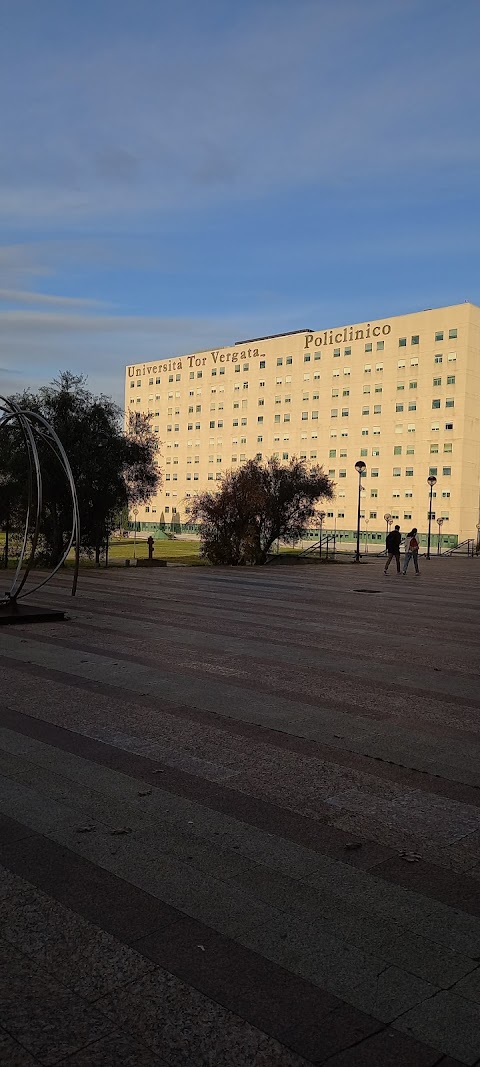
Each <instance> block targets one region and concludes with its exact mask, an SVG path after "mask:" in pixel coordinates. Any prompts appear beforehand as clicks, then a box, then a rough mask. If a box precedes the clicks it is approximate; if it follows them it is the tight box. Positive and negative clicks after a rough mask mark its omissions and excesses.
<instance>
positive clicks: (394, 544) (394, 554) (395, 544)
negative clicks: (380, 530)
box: [384, 526, 402, 574]
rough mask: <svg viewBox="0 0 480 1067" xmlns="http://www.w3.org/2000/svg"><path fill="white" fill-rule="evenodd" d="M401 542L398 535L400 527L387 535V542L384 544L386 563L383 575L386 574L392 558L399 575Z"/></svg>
mask: <svg viewBox="0 0 480 1067" xmlns="http://www.w3.org/2000/svg"><path fill="white" fill-rule="evenodd" d="M401 540H402V535H401V533H400V527H399V526H396V527H395V529H394V530H392V531H391V533H389V534H388V536H387V540H386V542H385V547H386V549H387V562H386V564H385V571H384V573H385V574H386V573H387V571H388V568H389V566H390V564H391V562H392V559H393V558H395V560H396V562H397V574H400V541H401Z"/></svg>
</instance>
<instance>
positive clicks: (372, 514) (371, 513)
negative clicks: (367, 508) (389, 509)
mask: <svg viewBox="0 0 480 1067" xmlns="http://www.w3.org/2000/svg"><path fill="white" fill-rule="evenodd" d="M376 517H377V513H376V511H371V512H370V518H371V519H376Z"/></svg>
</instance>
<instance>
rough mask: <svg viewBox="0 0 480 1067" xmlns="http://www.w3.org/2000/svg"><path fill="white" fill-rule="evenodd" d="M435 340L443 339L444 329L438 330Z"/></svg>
mask: <svg viewBox="0 0 480 1067" xmlns="http://www.w3.org/2000/svg"><path fill="white" fill-rule="evenodd" d="M435 340H436V341H443V330H439V331H438V332H437V333H436V334H435Z"/></svg>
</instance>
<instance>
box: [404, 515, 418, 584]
mask: <svg viewBox="0 0 480 1067" xmlns="http://www.w3.org/2000/svg"><path fill="white" fill-rule="evenodd" d="M419 547H420V546H419V543H418V538H417V527H416V526H414V528H413V530H412V531H411V532H410V533H409V534H407V536H406V538H405V562H404V564H403V571H402V574H406V573H407V570H408V564H409V563H410V560H411V559H413V564H414V567H415V574H420V571H419V569H418V549H419Z"/></svg>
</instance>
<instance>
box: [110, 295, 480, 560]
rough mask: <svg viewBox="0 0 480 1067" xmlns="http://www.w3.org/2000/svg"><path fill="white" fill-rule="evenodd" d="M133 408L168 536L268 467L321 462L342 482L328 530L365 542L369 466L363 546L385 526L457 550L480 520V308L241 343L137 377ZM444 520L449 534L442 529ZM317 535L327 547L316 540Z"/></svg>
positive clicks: (129, 391) (329, 510) (146, 516)
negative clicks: (147, 435)
mask: <svg viewBox="0 0 480 1067" xmlns="http://www.w3.org/2000/svg"><path fill="white" fill-rule="evenodd" d="M125 407H126V411H127V412H129V411H136V412H137V411H141V412H147V413H149V414H151V416H152V424H153V427H154V429H155V433H157V434H158V437H159V440H160V442H161V459H160V464H161V467H162V470H163V483H162V487H161V490H160V492H159V493H158V496H157V497H155V498H154V499H152V500H151V501H150V502H149V504H147V505H146V506H144V507H142V508H140V509H139V512H138V515H137V524H139V525H138V527H137V528H139V529H141V530H142V531H145V532H148V533H152V534H153V535H155V534H156V533H159V532H160V530H161V529H163V528H164V527H167V528H169V527H171V526H172V525H173V526H174V528H176V529H179V528H181V529H182V530H184V531H185V530H189V529H191V527H190V524H189V507H190V504H191V498H192V496H193V495H194V494H195V493H196V492H198V491H199V490H204V489H209V490H215V487H216V486H217V488H219V482H220V480H221V476H222V474H223V473H224V472H225V471H226V470H229V469H230V468H236V467H238V466H240V465H241V464H242V463H243V462H244V461H245V460H247V459H250V458H253V457H255V456H258V457H260V458H261V459H262V460H265V459H267V458H268V457H269V456H271V455H276V456H278V457H279V458H280V460H282V461H285V462H287V461H288V460H289V459H291V457H292V456H300V457H303V458H305V459H306V460H307V461H308V462H309V463H312V464H314V463H318V464H321V465H322V466H323V468H324V470H325V471H326V472H327V473H328V474H329V476H330V477H331V479H332V481H333V482H334V483H335V497H334V499H333V500H332V501H328V502H327V503H325V504H323V505H319V510H320V509H321V508H322V507H323V510H324V511H325V512H326V515H325V519H324V521H323V529H324V531H326V530H331V531H334V530H335V531H336V533H337V537H338V538H339V539H340V540H344V541H346V542H348V541H349V540H352V539H353V537H354V534H355V530H356V525H357V499H358V476H357V474H356V471H355V463H356V461H357V460H359V459H363V460H364V462H365V463H366V473H365V476H364V477H363V478H362V483H361V484H362V493H361V514H362V541H366V542H373V543H375V542H377V543H378V542H381V541H383V539H384V536H385V529H386V523H385V518H384V516H385V515H386V514H389V515H391V516H392V519H393V521H394V522H398V523H399V524H400V527H401V529H402V531H403V532H405V531H407V530H409V529H411V527H412V526H417V528H418V530H419V531H420V533H421V534H422V540H423V541H424V540H425V537H426V533H427V529H428V512H429V486H428V483H427V478H428V476H429V475H434V476H435V477H436V478H437V482H436V485H435V486H434V490H433V500H432V536H433V538H434V544H435V543H436V539H437V537H438V534H439V532H440V533H441V536H442V543H443V544H444V545H445V546H447V545H449V544H450V545H454V544H456V543H460V542H462V541H464V540H465V539H467V538H476V536H477V524H478V523H480V308H478V307H476V306H475V305H474V304H471V303H464V304H456V305H453V306H451V307H441V308H436V309H431V310H427V311H422V312H414V313H412V314H409V315H401V316H396V317H388V318H384V319H379V320H375V321H373V320H372V321H370V322H363V323H362V322H361V323H354V324H349V325H347V326H338V327H332V328H330V327H327V328H322V329H319V330H302V331H296V332H295V333H291V334H282V335H279V336H272V337H265V338H261V339H255V340H251V341H244V342H237V343H235V344H234V345H231V346H229V347H226V348H220V349H214V350H211V351H208V352H196V353H192V354H190V355H186V356H182V357H176V358H172V359H163V360H161V361H157V362H155V361H154V360H152V361H151V362H146V363H137V364H132V365H130V366H128V367H127V368H126V381H125ZM439 518H440V519H443V523H442V524H441V526H440V527H439V526H438V525H437V520H438V519H439ZM311 536H314V533H313V531H312V533H311Z"/></svg>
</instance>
